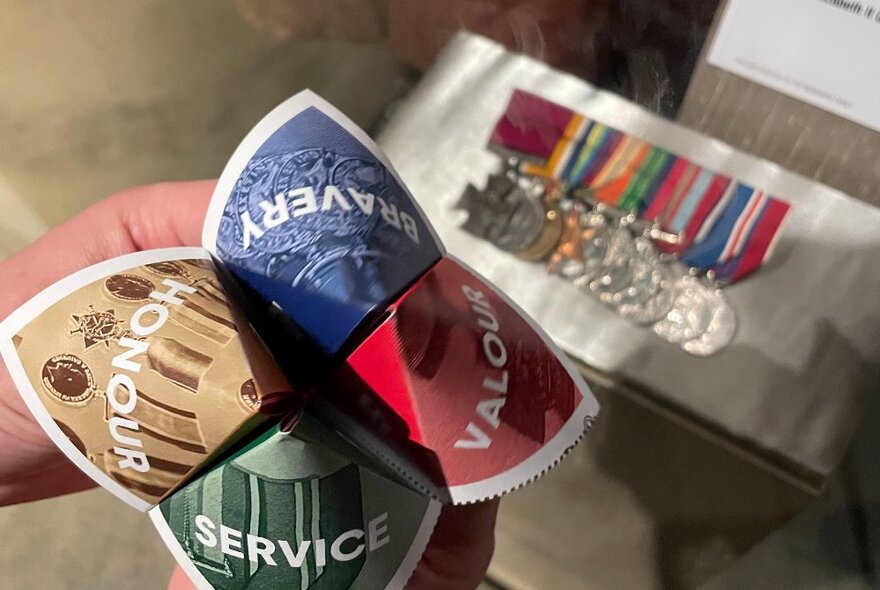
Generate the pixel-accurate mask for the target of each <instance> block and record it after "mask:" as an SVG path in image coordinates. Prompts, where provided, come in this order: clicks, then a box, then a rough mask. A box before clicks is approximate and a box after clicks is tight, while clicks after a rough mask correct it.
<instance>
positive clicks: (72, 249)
mask: <svg viewBox="0 0 880 590" xmlns="http://www.w3.org/2000/svg"><path fill="white" fill-rule="evenodd" d="M213 188H214V182H213V181H201V182H187V183H167V184H156V185H151V186H145V187H140V188H133V189H130V190H127V191H123V192H121V193H119V194H117V195H114V196H112V197H110V198H108V199H106V200H104V201H101V202H100V203H98V204H97V205H94V206H93V207H91V208H89V209H88V210H86V211H85V212H83V213H82V214H80V215H77V216H76V217H74V218H73V219H71V220H69V221H67V222H66V223H64V224H62V225H60V226H58V227H56V228H55V229H53V230H51V231H49V232H48V233H46V234H45V235H44V236H43V237H41V238H40V239H39V240H37V241H35V242H34V243H33V244H31V245H30V246H28V247H27V248H25V249H24V250H22V251H21V252H19V253H18V254H16V255H14V256H12V257H10V258H8V259H7V260H5V261H3V262H2V263H0V282H2V283H3V289H2V291H0V319H2V318H5V317H6V316H8V315H9V314H10V313H11V312H13V311H14V310H15V309H16V308H18V307H19V306H20V305H22V304H23V303H25V302H26V301H27V300H28V299H30V298H31V297H33V296H34V295H36V294H37V293H39V292H40V291H42V290H43V289H44V288H46V287H48V286H49V285H51V284H53V283H55V282H56V281H58V280H60V279H62V278H64V277H66V276H68V275H69V274H71V273H73V272H75V271H77V270H80V269H82V268H85V267H87V266H90V265H92V264H96V263H98V262H101V261H104V260H107V259H110V258H114V257H116V256H121V255H123V254H129V253H131V252H137V251H139V250H149V249H153V248H170V247H175V246H197V245H198V244H199V243H200V242H201V228H202V224H203V221H204V218H205V212H206V211H207V208H208V201H210V198H211V192H212V191H213ZM0 364H2V363H0ZM0 415H2V417H3V418H2V420H0V505H7V504H15V503H18V502H27V501H31V500H39V499H41V498H50V497H53V496H59V495H62V494H67V493H70V492H76V491H79V490H83V489H86V488H90V487H93V486H94V485H95V484H94V482H92V480H91V479H90V478H89V477H87V476H86V475H85V474H84V473H82V472H81V471H80V470H79V469H77V468H76V467H75V466H74V465H73V463H71V462H70V461H68V460H67V458H66V457H64V455H63V454H62V453H61V451H59V450H58V448H57V447H56V446H55V444H54V443H53V442H52V441H51V440H50V439H49V437H48V436H47V435H46V434H45V432H43V429H42V428H41V427H40V426H39V425H38V424H37V423H36V421H35V420H34V419H33V417H32V416H31V414H30V412H29V411H28V409H27V407H26V406H25V404H24V401H22V399H21V397H20V396H19V394H18V392H17V391H16V388H15V385H14V384H13V382H12V378H11V377H10V375H9V372H8V371H7V369H6V366H5V364H4V365H3V369H2V371H0Z"/></svg>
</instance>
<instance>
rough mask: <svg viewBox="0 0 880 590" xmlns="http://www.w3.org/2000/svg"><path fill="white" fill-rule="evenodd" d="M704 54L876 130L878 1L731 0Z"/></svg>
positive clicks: (879, 104)
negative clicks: (708, 50) (707, 50)
mask: <svg viewBox="0 0 880 590" xmlns="http://www.w3.org/2000/svg"><path fill="white" fill-rule="evenodd" d="M708 59H709V63H711V64H712V65H714V66H716V67H719V68H722V69H725V70H728V71H730V72H732V73H734V74H737V75H739V76H742V77H744V78H747V79H749V80H752V81H754V82H757V83H759V84H762V85H763V86H767V87H768V88H772V89H773V90H776V91H778V92H781V93H783V94H787V95H789V96H792V97H794V98H797V99H799V100H802V101H804V102H806V103H808V104H811V105H813V106H816V107H819V108H821V109H824V110H826V111H830V112H832V113H835V114H837V115H840V116H842V117H846V118H847V119H850V120H852V121H855V122H856V123H859V124H861V125H864V126H866V127H870V128H872V129H874V130H877V131H880V0H729V2H728V5H727V10H726V12H725V14H724V17H723V19H722V21H721V25H720V27H719V28H718V32H717V33H716V36H715V41H714V44H713V46H712V48H711V50H710V52H709V58H708Z"/></svg>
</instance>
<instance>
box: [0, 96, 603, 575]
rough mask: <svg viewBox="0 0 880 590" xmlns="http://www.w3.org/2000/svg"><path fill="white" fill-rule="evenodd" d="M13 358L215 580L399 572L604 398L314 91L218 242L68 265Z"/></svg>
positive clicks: (236, 157)
mask: <svg viewBox="0 0 880 590" xmlns="http://www.w3.org/2000/svg"><path fill="white" fill-rule="evenodd" d="M426 157H429V155H427V154H426ZM426 198H430V196H426ZM0 351H2V354H3V358H4V359H5V361H6V364H7V367H8V368H9V371H10V373H11V374H12V377H13V379H14V381H15V384H16V385H17V387H18V389H19V390H20V392H21V394H22V396H23V398H24V399H25V401H26V403H27V405H28V407H29V408H30V410H31V412H32V413H33V414H34V416H35V417H36V419H37V421H38V422H39V423H40V424H41V426H42V427H43V428H44V429H45V430H46V432H47V433H48V434H49V436H50V437H51V438H52V439H53V440H54V441H55V442H56V443H57V444H58V446H59V448H60V449H61V450H62V451H63V452H64V453H65V454H66V455H67V456H68V457H69V458H70V459H71V460H72V461H73V462H74V463H76V465H77V466H79V467H80V468H81V469H82V470H83V471H84V472H86V473H87V474H88V475H89V476H91V477H92V478H93V479H94V480H95V481H96V482H97V483H98V484H100V485H101V486H102V487H104V488H106V489H108V490H109V491H111V492H113V493H114V494H115V495H117V496H118V497H120V498H122V499H123V500H125V501H126V502H128V503H129V504H131V505H133V506H135V507H137V508H139V509H141V510H148V509H150V508H153V510H152V513H151V514H152V518H153V520H154V522H155V523H156V526H157V527H158V528H159V530H160V532H161V533H162V536H163V538H164V539H165V540H166V542H167V543H168V544H169V547H170V548H171V550H172V551H173V552H174V554H175V556H176V557H177V559H178V560H179V561H180V562H181V563H182V565H183V566H184V568H185V569H186V571H187V572H188V573H189V575H190V576H191V577H192V578H193V580H194V581H195V582H196V583H197V584H198V585H200V586H201V587H203V588H218V589H219V588H223V589H226V588H229V589H236V588H250V587H255V586H254V585H255V584H256V585H258V586H259V587H261V588H282V587H283V588H290V587H296V588H348V587H354V588H381V587H385V586H389V587H400V586H402V585H403V584H404V583H405V582H406V580H407V579H408V577H409V575H410V573H411V572H412V571H413V569H414V568H415V566H416V564H417V563H418V560H419V558H420V555H421V553H422V551H423V549H424V547H425V546H426V544H427V540H428V538H429V537H430V533H431V530H432V528H433V523H434V521H435V519H436V515H437V511H438V508H437V506H438V505H437V504H436V500H440V501H442V502H447V503H456V504H460V503H469V502H479V501H482V500H486V499H489V498H493V497H496V496H498V495H501V494H503V493H505V492H507V491H509V490H512V489H514V488H517V487H520V486H521V485H523V484H525V483H527V482H529V481H531V480H533V479H534V478H536V477H537V476H539V475H541V474H542V473H543V472H545V471H546V470H547V469H549V468H551V467H552V466H553V465H555V464H556V463H557V462H558V461H559V460H560V459H561V458H562V457H563V456H564V454H565V453H566V452H567V451H568V450H569V449H570V448H571V447H572V446H573V445H575V444H576V443H577V442H578V440H580V438H581V437H582V436H583V434H584V431H585V429H586V428H587V427H588V426H589V425H590V423H591V422H592V420H593V419H594V418H595V417H596V415H597V413H598V409H599V408H598V404H597V403H596V400H595V399H594V397H593V396H592V394H591V393H590V391H589V388H588V387H587V385H586V384H585V383H584V381H583V379H582V378H581V377H580V375H579V374H578V373H577V371H576V370H574V369H573V367H572V366H571V364H570V363H569V361H568V360H567V359H566V358H565V356H564V355H563V354H562V353H561V352H560V351H558V350H557V349H556V348H555V347H554V345H553V344H552V343H551V342H550V340H549V338H548V337H547V336H546V335H545V334H544V333H543V332H542V331H541V330H540V328H538V327H537V326H536V325H535V324H534V322H533V321H531V320H530V319H529V318H528V317H527V316H526V315H525V314H524V313H523V312H522V311H521V310H520V309H519V308H518V307H517V306H516V305H515V304H514V303H513V302H511V301H510V300H509V299H507V298H506V297H505V296H504V295H503V294H502V293H500V292H499V291H498V290H497V289H495V288H494V287H492V286H491V285H490V284H489V283H488V282H487V281H486V280H485V279H483V278H481V277H479V276H478V275H477V274H475V273H474V272H473V271H472V270H470V269H468V268H467V267H465V266H464V265H463V264H461V263H460V262H458V261H457V260H455V259H454V258H452V257H450V256H447V254H446V252H445V250H444V248H443V246H442V244H441V242H440V240H439V238H438V237H437V235H436V234H435V232H434V230H433V229H432V227H431V225H430V223H429V221H428V220H427V219H426V218H425V216H424V214H423V213H422V211H421V209H420V208H419V207H418V205H417V203H416V201H415V199H414V198H413V197H412V195H411V194H410V193H409V192H408V190H407V189H406V187H405V186H404V184H403V182H402V181H401V180H400V178H399V176H398V175H397V173H396V172H395V171H394V169H393V168H392V166H391V164H390V163H389V162H388V161H387V159H386V158H385V156H384V155H382V153H381V152H380V151H379V148H378V147H377V146H376V145H375V144H374V143H373V142H372V141H371V140H370V139H369V138H368V137H367V136H366V135H365V134H364V133H363V132H362V131H361V130H360V129H358V128H357V127H356V126H355V125H354V124H353V123H352V122H351V121H349V120H348V119H346V118H345V117H344V116H343V115H342V114H341V113H339V112H338V111H337V110H336V109H334V108H333V107H331V106H330V105H328V104H327V103H326V102H324V101H323V100H321V99H320V98H318V97H317V96H315V95H314V94H312V93H310V92H304V93H302V94H299V95H297V96H295V97H293V98H291V99H290V100H288V101H287V102H285V103H283V104H282V105H281V106H279V107H278V108H276V109H275V110H274V111H272V112H271V113H270V114H269V115H267V116H266V118H264V119H263V120H262V121H261V122H260V123H259V124H258V125H257V126H256V127H255V128H254V129H253V131H251V133H250V134H249V135H248V136H247V137H246V138H245V140H244V141H243V143H242V144H241V146H239V148H238V149H237V150H236V152H235V153H234V154H233V156H232V159H231V160H230V162H229V164H228V165H227V167H226V169H225V171H224V172H223V174H222V176H221V178H220V181H219V183H218V185H217V188H216V190H215V193H214V196H213V198H212V201H211V204H210V206H209V210H208V214H207V218H206V222H205V226H204V230H203V248H178V249H170V250H159V251H152V252H142V253H138V254H132V255H129V256H124V257H121V258H117V259H114V260H109V261H106V262H104V263H101V264H98V265H96V266H93V267H90V268H88V269H85V270H83V271H80V272H78V273H76V274H74V275H72V276H70V277H68V278H67V279H64V280H62V281H61V282H59V283H57V284H55V285H53V286H52V287H50V288H48V289H46V290H45V291H43V292H42V293H40V294H39V295H37V296H36V297H34V299H32V300H31V301H30V302H28V303H26V304H25V305H24V306H22V308H20V309H19V310H17V311H16V312H15V313H13V314H12V315H11V316H10V317H9V318H7V319H6V320H5V321H4V322H3V323H2V324H0Z"/></svg>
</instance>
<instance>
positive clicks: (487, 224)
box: [458, 159, 737, 356]
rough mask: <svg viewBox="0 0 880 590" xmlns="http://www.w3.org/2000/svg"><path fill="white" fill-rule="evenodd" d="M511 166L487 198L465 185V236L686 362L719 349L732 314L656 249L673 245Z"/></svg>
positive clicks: (716, 294)
mask: <svg viewBox="0 0 880 590" xmlns="http://www.w3.org/2000/svg"><path fill="white" fill-rule="evenodd" d="M519 168H520V166H519V162H518V161H516V160H515V159H511V160H508V162H507V165H506V167H505V169H504V170H502V171H501V172H498V173H495V174H493V175H491V176H490V177H489V179H488V181H487V184H486V188H485V189H483V190H480V189H477V188H476V187H475V186H473V185H468V187H467V188H466V189H465V192H464V194H463V195H462V198H461V200H460V202H459V206H458V207H459V208H461V209H464V210H466V211H467V212H468V213H469V218H468V221H467V222H466V223H465V224H464V229H465V230H466V231H468V232H469V233H471V234H474V235H476V236H478V237H480V238H483V239H486V240H488V241H490V242H492V243H493V244H494V245H495V246H496V247H498V248H499V249H501V250H504V251H506V252H510V253H512V254H515V255H516V256H518V257H519V258H521V259H523V260H527V261H531V262H540V261H544V262H545V263H546V267H547V271H548V272H549V273H550V274H553V275H558V276H560V277H563V278H565V279H567V280H569V281H571V282H572V283H573V284H574V285H575V286H577V287H578V288H579V289H581V290H582V291H584V292H585V293H588V294H590V295H591V296H593V297H594V298H595V299H597V300H598V301H599V302H601V303H602V304H604V305H605V306H607V307H608V308H610V309H612V310H614V311H616V312H617V314H619V315H620V316H621V317H623V318H625V319H627V320H629V321H630V322H632V323H634V324H638V325H643V326H651V329H652V330H653V332H654V334H656V335H657V336H659V337H660V338H662V339H663V340H665V341H667V342H670V343H672V344H676V345H678V346H680V347H681V349H682V350H684V351H685V352H687V353H689V354H691V355H694V356H709V355H712V354H714V353H716V352H718V351H719V350H721V349H723V348H724V347H726V346H727V345H728V344H729V343H730V342H731V340H732V339H733V336H734V334H735V332H736V325H737V321H736V313H735V311H734V310H733V308H732V307H731V305H730V302H729V301H728V299H727V297H726V296H725V294H724V292H723V290H722V289H721V287H720V286H719V285H718V284H717V283H716V281H715V279H714V276H713V275H712V273H711V272H709V273H705V274H703V273H700V272H699V271H698V270H697V269H693V268H687V267H686V266H685V265H683V264H682V263H681V262H679V261H678V260H677V259H676V258H675V257H674V256H672V255H669V254H664V253H661V252H659V251H658V249H657V248H656V247H655V240H658V241H665V242H668V243H673V244H674V243H675V242H676V241H677V239H678V236H675V235H672V234H668V233H666V232H663V231H661V230H660V229H659V228H658V227H656V226H654V225H651V224H648V223H646V222H644V221H642V220H639V219H637V218H635V216H634V215H632V214H629V213H626V212H624V211H620V210H617V209H614V208H612V207H609V206H607V205H605V204H603V203H597V202H595V200H594V199H593V198H592V193H591V191H589V190H587V189H578V190H575V191H561V190H560V189H559V188H558V187H556V186H554V185H553V184H551V183H549V182H547V181H546V180H544V179H540V178H535V177H530V176H526V175H523V174H521V173H520V172H518V170H519Z"/></svg>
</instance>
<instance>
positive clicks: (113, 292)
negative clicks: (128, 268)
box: [104, 274, 156, 302]
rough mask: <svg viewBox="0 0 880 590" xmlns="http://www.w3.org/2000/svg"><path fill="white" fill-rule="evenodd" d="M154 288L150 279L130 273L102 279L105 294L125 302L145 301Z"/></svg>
mask: <svg viewBox="0 0 880 590" xmlns="http://www.w3.org/2000/svg"><path fill="white" fill-rule="evenodd" d="M155 289H156V285H154V284H153V282H152V281H150V280H148V279H145V278H144V277H140V276H138V275H132V274H118V275H113V276H112V277H110V278H108V279H107V280H106V281H104V291H105V293H106V294H107V295H109V296H110V297H112V298H113V299H118V300H120V301H126V302H134V301H146V300H147V299H149V298H150V293H152V292H153V291H154V290H155Z"/></svg>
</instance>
